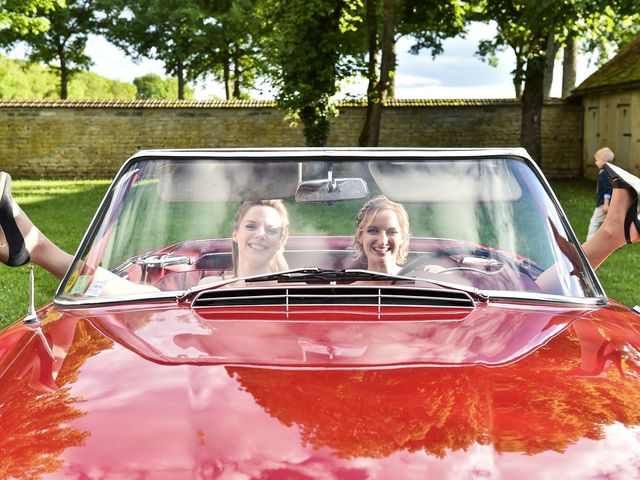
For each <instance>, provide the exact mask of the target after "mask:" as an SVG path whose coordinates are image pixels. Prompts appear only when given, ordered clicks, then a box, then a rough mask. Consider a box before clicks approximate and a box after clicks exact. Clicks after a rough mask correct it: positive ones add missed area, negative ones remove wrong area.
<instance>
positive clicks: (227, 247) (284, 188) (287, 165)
mask: <svg viewBox="0 0 640 480" xmlns="http://www.w3.org/2000/svg"><path fill="white" fill-rule="evenodd" d="M194 155H195V154H192V155H191V156H190V157H189V156H185V155H183V156H178V155H174V156H171V155H161V154H147V155H140V156H138V157H134V158H133V159H132V160H130V161H129V162H128V163H127V164H125V166H124V167H123V169H122V170H121V172H120V173H119V174H118V176H117V177H116V179H115V181H114V183H113V185H112V186H111V188H110V189H109V192H108V193H107V195H106V197H105V199H104V201H103V203H102V205H101V207H100V209H99V211H98V213H97V214H96V217H95V218H94V221H93V223H92V225H91V226H90V228H89V230H88V233H87V234H86V236H85V238H84V240H83V242H82V244H81V246H80V248H79V250H78V253H77V255H76V259H75V261H74V264H73V266H72V268H71V269H70V271H69V272H68V274H67V276H66V277H65V279H64V280H63V282H62V284H61V286H60V288H59V290H58V292H57V300H59V301H63V302H86V301H102V300H106V301H113V300H114V299H116V298H120V297H125V298H133V296H141V295H150V296H158V295H160V296H167V295H171V296H176V295H182V294H183V293H184V292H185V291H188V290H189V289H191V290H193V289H199V288H201V287H203V286H205V287H207V288H208V287H210V288H214V287H217V288H222V287H224V288H250V287H255V286H257V285H260V284H261V282H262V281H264V282H265V283H264V284H262V285H260V286H264V285H265V284H266V285H267V286H269V285H273V284H278V283H280V282H282V281H295V282H297V283H299V284H301V285H302V286H304V285H305V284H307V283H314V282H316V283H317V282H323V281H326V282H332V284H336V283H337V284H340V283H341V280H344V283H347V284H352V283H357V282H363V281H366V282H373V283H384V282H390V281H392V280H393V279H392V278H390V277H388V276H387V275H378V276H374V275H370V276H367V275H368V274H367V273H363V271H364V272H368V271H371V272H378V273H380V272H383V273H386V274H389V275H392V276H394V277H404V278H405V279H408V280H406V281H412V279H415V280H414V284H415V285H418V286H421V285H427V286H429V288H432V287H433V286H434V285H435V286H436V288H440V287H441V286H442V285H445V286H450V287H452V288H453V287H455V286H458V287H460V288H461V289H466V290H469V291H470V290H474V291H480V292H488V294H490V295H491V296H500V297H522V298H547V299H551V301H554V299H556V300H557V299H558V298H557V297H562V299H563V300H564V301H566V300H567V299H570V300H573V301H575V300H576V299H585V298H590V299H593V298H599V297H601V295H602V294H601V291H600V287H599V286H598V285H597V281H596V280H595V277H594V275H593V272H592V271H591V270H590V269H589V268H588V267H587V266H586V264H585V261H584V258H583V256H582V255H581V254H580V253H579V248H578V247H577V246H576V244H575V242H574V239H573V235H572V234H570V233H569V232H568V227H567V223H566V220H563V217H562V213H561V211H560V210H559V207H558V206H557V203H556V202H555V200H554V199H553V198H552V197H551V195H550V194H549V192H548V191H547V189H546V188H545V186H544V183H543V181H542V180H541V179H540V177H539V175H538V174H537V173H536V169H535V168H534V167H532V166H531V164H530V162H529V161H528V160H525V159H523V158H519V157H517V156H510V155H503V156H484V157H478V158H473V157H472V156H467V157H466V158H455V157H451V156H446V157H445V156H442V155H441V156H440V157H438V156H431V157H429V158H425V157H424V156H422V157H421V156H420V155H417V154H416V155H413V156H406V155H405V156H399V155H395V156H394V154H393V153H392V152H388V154H386V155H384V156H381V155H377V156H375V157H374V156H369V157H367V156H359V157H356V158H354V157H353V156H351V157H349V156H348V155H343V156H340V155H334V156H331V157H327V156H322V155H315V156H314V155H311V154H309V155H308V156H306V157H303V156H300V155H298V156H291V155H286V154H282V155H281V156H274V155H270V156H264V157H263V158H257V155H256V154H253V155H252V156H251V157H252V158H249V156H246V157H242V158H239V157H237V156H236V157H224V156H223V155H218V156H216V155H215V153H211V154H210V155H201V156H198V157H194ZM334 157H335V158H334ZM367 202H370V204H377V205H378V207H379V208H377V210H376V209H374V210H372V211H369V213H366V214H365V213H360V217H358V215H359V212H360V211H361V209H362V208H363V206H364V205H365V204H367ZM243 206H244V207H245V208H244V210H243V208H242V207H243ZM252 207H257V208H252ZM398 209H400V210H402V211H404V212H406V218H405V219H404V220H403V218H402V215H401V214H400V213H398V212H399V210H398ZM247 212H249V213H247ZM371 212H373V213H371ZM238 217H240V218H238ZM357 218H358V219H359V220H360V224H359V225H358V228H357V227H356V219H357ZM239 262H240V263H239ZM385 265H386V268H388V270H387V271H386V272H385V271H384V268H382V269H380V267H381V266H382V267H385ZM354 270H358V271H360V272H359V273H358V275H355V274H354V272H353V271H354ZM288 272H289V273H288ZM291 272H293V273H291ZM275 273H278V274H279V275H273V274H275ZM403 281H405V280H403ZM438 286H440V287H438ZM532 296H533V297H532ZM579 301H581V300H579Z"/></svg>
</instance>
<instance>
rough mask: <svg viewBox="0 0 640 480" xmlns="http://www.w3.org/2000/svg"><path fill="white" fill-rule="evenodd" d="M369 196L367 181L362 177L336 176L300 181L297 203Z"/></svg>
mask: <svg viewBox="0 0 640 480" xmlns="http://www.w3.org/2000/svg"><path fill="white" fill-rule="evenodd" d="M365 198H369V188H368V187H367V182H365V181H364V180H363V179H362V178H336V179H326V180H307V181H304V182H300V184H299V185H298V189H297V190H296V202H298V203H332V202H345V201H348V200H362V199H365Z"/></svg>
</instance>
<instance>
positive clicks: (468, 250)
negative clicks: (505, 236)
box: [398, 246, 526, 276]
mask: <svg viewBox="0 0 640 480" xmlns="http://www.w3.org/2000/svg"><path fill="white" fill-rule="evenodd" d="M459 255H462V256H468V257H474V258H480V259H487V260H489V259H492V260H495V261H496V262H498V263H500V264H502V265H500V266H499V268H498V269H494V270H485V269H482V268H478V267H477V266H474V265H464V264H462V263H461V262H460V260H457V259H456V258H454V256H459ZM443 258H446V259H447V261H448V262H449V263H451V262H453V265H452V266H444V268H443V269H442V270H440V271H439V272H437V273H439V274H446V273H453V272H458V271H460V272H470V273H477V274H481V275H487V276H489V275H494V274H496V273H498V272H500V271H501V270H502V268H504V266H505V265H506V266H509V267H511V268H512V269H514V270H516V271H518V270H521V269H520V268H519V267H518V266H517V265H516V263H515V261H514V260H513V259H512V258H509V257H508V256H506V255H504V254H501V253H499V252H495V251H492V250H488V249H485V248H482V247H467V246H457V247H451V248H444V249H442V250H437V251H435V252H426V253H423V254H422V255H419V256H418V257H416V258H414V259H413V260H411V261H410V262H409V263H407V264H406V265H405V266H404V267H402V269H401V270H400V271H399V272H398V275H408V274H409V273H411V272H414V271H416V270H422V269H423V267H424V266H425V265H427V264H429V263H431V262H433V263H435V264H439V263H441V259H443ZM438 260H440V262H438ZM525 273H526V272H525Z"/></svg>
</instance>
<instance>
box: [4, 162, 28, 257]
mask: <svg viewBox="0 0 640 480" xmlns="http://www.w3.org/2000/svg"><path fill="white" fill-rule="evenodd" d="M21 214H22V212H21V210H20V207H18V204H17V203H16V202H15V201H14V200H13V197H12V196H11V175H9V174H8V173H6V172H0V261H1V262H2V263H4V264H5V265H8V266H10V267H18V266H20V265H24V264H25V263H27V262H29V250H28V249H27V246H26V245H25V241H24V237H23V234H22V232H21V230H20V228H18V224H17V223H16V219H17V218H18V216H20V215H21Z"/></svg>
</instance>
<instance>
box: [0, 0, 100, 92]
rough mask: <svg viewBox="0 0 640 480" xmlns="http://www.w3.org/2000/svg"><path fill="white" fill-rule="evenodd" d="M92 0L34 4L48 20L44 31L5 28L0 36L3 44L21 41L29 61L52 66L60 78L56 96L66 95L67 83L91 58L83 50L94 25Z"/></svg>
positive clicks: (94, 29)
mask: <svg viewBox="0 0 640 480" xmlns="http://www.w3.org/2000/svg"><path fill="white" fill-rule="evenodd" d="M94 8H95V5H94V0H67V2H66V7H64V8H62V7H60V8H56V9H51V8H50V7H49V6H46V5H45V6H44V7H37V8H36V9H35V15H36V16H37V17H38V18H44V19H46V20H47V21H48V25H49V28H48V29H47V30H46V31H44V32H41V31H37V30H36V31H33V30H32V31H27V32H23V31H9V32H6V33H5V34H4V35H2V36H0V43H1V44H2V45H4V46H5V47H8V46H13V45H15V44H16V43H19V42H23V43H24V44H26V46H27V57H28V59H29V61H31V62H42V63H44V64H45V65H47V66H49V67H50V68H52V69H54V70H55V71H56V72H57V74H58V77H59V81H60V98H63V99H64V98H67V97H68V85H69V81H70V80H71V78H72V76H73V75H74V74H76V73H77V72H80V71H83V70H88V69H89V67H90V66H91V64H92V63H91V59H90V58H89V57H88V56H87V55H86V54H85V53H84V51H85V47H86V45H87V38H88V36H89V34H90V33H93V32H95V31H96V29H97V23H96V21H95V20H94Z"/></svg>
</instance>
